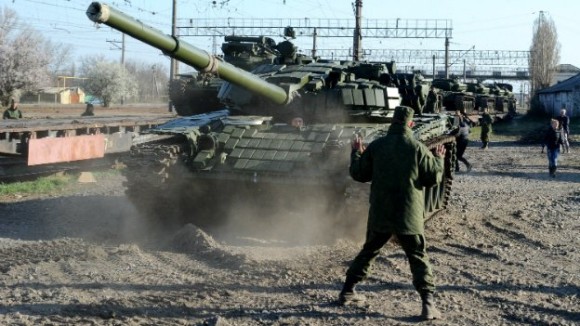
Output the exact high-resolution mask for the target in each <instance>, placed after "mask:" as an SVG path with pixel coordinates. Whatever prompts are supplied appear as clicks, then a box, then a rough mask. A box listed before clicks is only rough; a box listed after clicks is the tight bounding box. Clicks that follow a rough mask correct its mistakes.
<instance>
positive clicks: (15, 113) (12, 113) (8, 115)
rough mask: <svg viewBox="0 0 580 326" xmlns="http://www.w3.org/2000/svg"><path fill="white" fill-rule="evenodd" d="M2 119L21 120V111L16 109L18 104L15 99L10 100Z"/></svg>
mask: <svg viewBox="0 0 580 326" xmlns="http://www.w3.org/2000/svg"><path fill="white" fill-rule="evenodd" d="M2 119H22V111H20V110H19V109H18V102H16V100H15V99H13V98H12V99H10V106H9V107H8V109H6V111H4V114H3V115H2Z"/></svg>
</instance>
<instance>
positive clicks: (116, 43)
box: [107, 33, 125, 66]
mask: <svg viewBox="0 0 580 326" xmlns="http://www.w3.org/2000/svg"><path fill="white" fill-rule="evenodd" d="M122 35H123V36H122V38H121V41H118V40H107V43H110V44H111V45H112V46H114V47H115V48H111V49H110V50H121V65H123V66H124V65H125V34H124V33H123V34H122ZM119 43H121V45H119Z"/></svg>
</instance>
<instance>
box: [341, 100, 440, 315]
mask: <svg viewBox="0 0 580 326" xmlns="http://www.w3.org/2000/svg"><path fill="white" fill-rule="evenodd" d="M412 117H413V110H412V109H411V108H408V107H402V106H400V107H397V108H396V109H395V115H394V118H393V124H392V125H391V126H390V127H389V130H388V132H387V135H386V136H385V137H381V138H379V139H377V140H375V141H373V142H372V143H371V144H370V145H369V146H368V148H366V149H365V148H364V146H363V145H362V143H361V139H359V138H358V137H357V139H355V141H354V142H353V152H352V154H351V166H350V174H351V176H352V177H353V179H354V180H356V181H359V182H369V181H371V180H372V183H371V193H370V210H369V216H368V224H367V234H366V242H365V244H364V246H363V248H362V250H361V251H360V253H359V254H358V255H357V256H356V258H355V259H354V261H353V262H352V264H351V265H350V267H349V269H348V270H347V272H346V281H345V283H344V286H343V289H342V291H341V292H340V295H339V303H341V304H348V303H350V302H356V301H363V300H364V298H363V297H362V296H361V295H359V294H357V293H356V292H355V290H354V287H355V285H356V284H357V283H358V282H360V281H361V280H363V279H365V278H366V276H367V275H368V273H369V269H370V267H371V265H372V263H373V261H374V260H375V258H376V257H377V255H378V254H379V252H380V250H381V248H382V247H383V246H384V245H385V244H386V243H387V241H389V239H390V238H391V237H392V236H393V235H396V236H397V238H398V239H399V242H400V244H401V246H402V247H403V250H404V251H405V254H406V255H407V258H408V259H409V263H410V267H411V272H412V274H413V285H414V286H415V289H416V290H417V291H418V292H419V294H420V295H421V299H422V301H423V310H422V313H421V316H422V318H423V319H436V318H440V316H441V314H440V312H439V311H438V310H437V308H435V304H434V301H433V292H434V291H435V285H434V282H433V275H432V273H431V266H430V264H429V258H428V256H427V252H426V243H425V237H424V236H423V229H424V220H423V217H424V197H423V187H430V186H433V185H435V184H437V183H439V182H441V180H442V177H443V158H444V157H445V148H444V147H443V146H442V145H440V146H437V148H436V150H435V155H433V154H432V153H431V152H430V151H429V149H427V147H426V146H425V145H423V144H421V143H420V142H418V141H417V140H415V139H414V138H413V133H412V131H411V128H410V127H412V125H413V121H412Z"/></svg>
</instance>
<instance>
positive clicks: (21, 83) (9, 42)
mask: <svg viewBox="0 0 580 326" xmlns="http://www.w3.org/2000/svg"><path fill="white" fill-rule="evenodd" d="M54 48H55V47H54V46H52V45H51V44H50V43H47V41H46V40H45V39H43V37H42V36H41V35H40V34H39V33H38V32H37V31H35V30H33V29H32V28H30V27H28V26H26V25H23V24H21V23H19V21H18V17H17V15H16V13H15V12H14V11H13V10H10V9H7V8H5V9H2V8H0V101H2V103H7V101H8V99H9V98H10V97H11V96H16V97H18V96H19V95H20V94H21V93H22V92H24V91H30V90H32V91H33V90H36V89H38V88H39V87H40V86H41V85H46V84H47V83H48V81H49V73H50V72H49V65H50V63H51V51H48V50H47V49H54ZM57 60H61V58H58V59H57Z"/></svg>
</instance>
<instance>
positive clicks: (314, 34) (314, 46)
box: [312, 27, 318, 59]
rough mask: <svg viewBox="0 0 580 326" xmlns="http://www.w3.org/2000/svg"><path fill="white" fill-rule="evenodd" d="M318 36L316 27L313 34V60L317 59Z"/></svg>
mask: <svg viewBox="0 0 580 326" xmlns="http://www.w3.org/2000/svg"><path fill="white" fill-rule="evenodd" d="M316 36H318V33H317V32H316V27H314V32H313V33H312V58H313V59H314V58H316Z"/></svg>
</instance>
